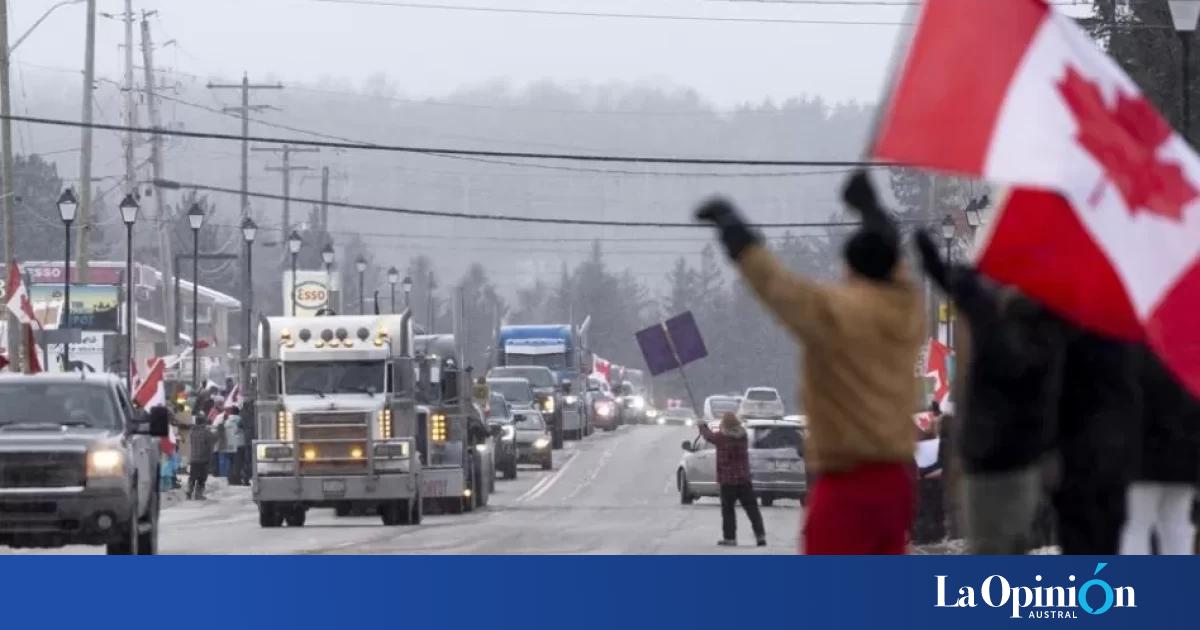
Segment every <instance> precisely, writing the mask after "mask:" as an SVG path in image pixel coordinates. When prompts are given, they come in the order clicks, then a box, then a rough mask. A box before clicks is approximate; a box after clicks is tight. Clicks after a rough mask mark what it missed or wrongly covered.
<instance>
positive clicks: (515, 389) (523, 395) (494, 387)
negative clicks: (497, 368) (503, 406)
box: [488, 381, 533, 405]
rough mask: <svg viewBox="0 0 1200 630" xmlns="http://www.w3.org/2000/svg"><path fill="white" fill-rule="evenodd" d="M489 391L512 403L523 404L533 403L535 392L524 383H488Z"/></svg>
mask: <svg viewBox="0 0 1200 630" xmlns="http://www.w3.org/2000/svg"><path fill="white" fill-rule="evenodd" d="M488 389H490V390H491V391H493V392H495V393H497V394H500V395H501V396H503V397H504V400H507V401H508V402H510V403H514V404H518V405H519V404H522V403H528V402H533V392H531V391H529V384H528V383H526V382H524V381H488Z"/></svg>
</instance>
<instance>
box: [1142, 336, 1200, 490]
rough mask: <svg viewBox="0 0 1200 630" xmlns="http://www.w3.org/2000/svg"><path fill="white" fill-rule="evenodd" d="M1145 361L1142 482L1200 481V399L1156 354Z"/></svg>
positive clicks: (1146, 355)
mask: <svg viewBox="0 0 1200 630" xmlns="http://www.w3.org/2000/svg"><path fill="white" fill-rule="evenodd" d="M1144 354H1145V356H1144V358H1143V361H1142V388H1143V390H1142V397H1143V406H1142V409H1143V410H1144V413H1143V414H1142V431H1141V436H1140V437H1141V449H1140V455H1141V459H1140V461H1139V462H1138V465H1137V466H1136V467H1135V472H1134V478H1135V479H1137V480H1139V481H1155V482H1160V483H1188V484H1194V483H1196V482H1197V481H1198V480H1200V401H1197V400H1196V399H1195V398H1194V397H1193V396H1192V395H1191V394H1190V393H1188V391H1187V390H1186V389H1184V387H1183V386H1182V385H1180V384H1179V381H1177V380H1176V379H1175V377H1174V376H1173V375H1172V374H1171V373H1170V372H1169V371H1168V370H1167V368H1166V366H1164V365H1163V364H1162V361H1160V360H1159V359H1158V358H1157V357H1156V356H1154V355H1153V354H1152V353H1151V352H1149V351H1148V350H1147V351H1144Z"/></svg>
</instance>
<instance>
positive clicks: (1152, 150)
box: [1057, 67, 1200, 221]
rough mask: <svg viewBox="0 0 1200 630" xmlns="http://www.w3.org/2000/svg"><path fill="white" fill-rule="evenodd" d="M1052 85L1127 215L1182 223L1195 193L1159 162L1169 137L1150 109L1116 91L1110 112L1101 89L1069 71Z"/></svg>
mask: <svg viewBox="0 0 1200 630" xmlns="http://www.w3.org/2000/svg"><path fill="white" fill-rule="evenodd" d="M1057 85H1058V91H1059V93H1060V94H1061V95H1062V97H1063V100H1064V101H1066V103H1067V107H1068V108H1070V110H1071V113H1072V114H1073V115H1074V116H1075V122H1076V123H1077V124H1078V126H1079V131H1078V132H1077V133H1076V135H1075V138H1076V140H1078V141H1079V144H1080V145H1082V146H1083V148H1084V149H1085V150H1086V151H1087V152H1088V153H1090V154H1091V155H1092V157H1093V158H1095V159H1096V161H1097V162H1099V163H1100V164H1101V166H1102V167H1103V168H1104V172H1105V175H1107V177H1108V180H1109V181H1111V182H1112V183H1113V185H1115V186H1116V187H1117V189H1118V190H1119V191H1120V192H1121V196H1122V197H1123V198H1124V199H1125V205H1126V206H1128V207H1129V213H1130V214H1132V215H1135V216H1136V215H1137V213H1138V212H1149V213H1152V214H1157V215H1159V216H1162V217H1165V218H1168V219H1173V220H1175V221H1179V220H1181V219H1182V215H1183V207H1184V206H1186V205H1187V204H1188V203H1190V202H1191V201H1192V200H1193V199H1195V198H1196V197H1198V196H1200V191H1197V190H1196V188H1195V187H1194V186H1192V183H1191V182H1190V181H1188V179H1187V177H1185V176H1184V174H1183V169H1182V168H1180V167H1179V164H1177V163H1173V162H1164V161H1163V160H1162V159H1161V158H1159V157H1158V149H1159V147H1161V146H1162V145H1163V143H1164V142H1166V141H1167V140H1168V139H1170V137H1171V133H1172V132H1171V126H1170V125H1169V124H1167V121H1165V120H1163V117H1162V116H1161V115H1160V114H1159V113H1158V111H1156V110H1155V109H1154V106H1153V105H1151V104H1150V103H1149V102H1148V101H1147V100H1146V99H1145V98H1143V97H1142V96H1141V95H1133V96H1129V95H1126V94H1124V93H1122V92H1120V91H1118V92H1117V103H1116V106H1115V108H1113V109H1109V107H1108V105H1106V104H1105V102H1104V95H1103V94H1101V92H1100V87H1099V86H1098V85H1096V83H1094V82H1092V81H1089V80H1087V79H1086V78H1084V76H1083V75H1081V74H1080V73H1079V72H1078V71H1077V70H1075V68H1072V67H1068V68H1067V76H1066V77H1064V78H1063V80H1062V81H1059V82H1058V84H1057Z"/></svg>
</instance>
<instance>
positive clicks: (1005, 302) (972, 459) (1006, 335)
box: [942, 266, 1067, 473]
mask: <svg viewBox="0 0 1200 630" xmlns="http://www.w3.org/2000/svg"><path fill="white" fill-rule="evenodd" d="M942 290H943V291H945V292H946V293H947V294H948V295H949V296H950V298H951V299H952V300H953V301H954V304H955V306H956V307H957V309H958V310H959V312H961V313H962V314H963V315H964V316H965V317H966V320H967V324H968V327H969V335H970V352H969V357H967V364H966V377H967V380H966V383H967V384H966V388H965V391H964V392H963V399H962V400H961V401H959V403H958V406H957V411H958V414H959V421H960V422H961V424H960V428H959V430H958V432H957V433H958V440H959V451H960V452H961V454H962V464H963V468H964V470H965V471H966V472H967V473H979V472H1004V471H1010V470H1015V469H1018V468H1023V467H1025V466H1028V465H1029V464H1031V463H1033V462H1035V461H1037V460H1038V459H1039V458H1040V457H1041V456H1042V455H1043V454H1044V453H1045V452H1046V451H1048V450H1049V449H1050V446H1051V443H1052V440H1053V436H1054V431H1055V425H1056V421H1057V416H1058V397H1059V393H1060V390H1061V383H1062V378H1063V366H1064V363H1065V345H1066V335H1067V328H1066V327H1065V326H1064V325H1063V323H1062V322H1061V320H1059V319H1058V318H1057V317H1055V316H1054V315H1053V314H1051V313H1050V312H1049V311H1047V310H1046V309H1045V307H1043V306H1041V305H1040V304H1038V303H1036V302H1034V301H1033V300H1031V299H1029V298H1027V297H1025V296H1024V295H1022V294H1020V293H1019V292H1018V291H1017V290H1015V289H1011V288H1005V287H1001V286H999V285H997V284H995V283H993V282H991V281H990V280H988V279H986V278H984V277H982V276H981V275H980V274H979V273H978V272H976V271H975V270H974V269H973V268H970V267H965V266H955V267H951V268H950V269H949V273H948V274H947V278H946V280H945V285H944V286H942Z"/></svg>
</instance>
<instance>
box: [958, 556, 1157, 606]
mask: <svg viewBox="0 0 1200 630" xmlns="http://www.w3.org/2000/svg"><path fill="white" fill-rule="evenodd" d="M1106 566H1108V563H1107V562H1098V563H1096V569H1095V570H1094V571H1092V578H1091V579H1089V580H1087V581H1086V582H1083V583H1082V584H1078V583H1077V580H1076V577H1075V576H1074V575H1068V576H1066V580H1065V581H1064V580H1061V578H1060V579H1059V580H1058V581H1057V583H1051V582H1050V581H1049V580H1048V579H1044V578H1043V577H1042V576H1041V575H1034V576H1033V581H1032V584H1016V583H1014V582H1012V581H1009V579H1008V578H1006V577H1004V576H1003V575H996V574H993V575H989V576H988V577H986V578H984V579H983V581H982V582H980V583H979V584H978V585H970V584H962V585H955V584H953V583H952V581H951V580H950V576H948V575H938V576H935V577H936V578H937V603H936V604H935V608H978V607H979V606H980V605H983V606H986V607H988V608H998V609H999V608H1003V609H1006V612H1008V613H1009V616H1010V618H1012V619H1022V618H1025V619H1079V614H1080V611H1082V612H1083V613H1084V614H1086V615H1103V614H1105V613H1107V612H1108V611H1110V610H1112V609H1113V608H1137V593H1136V592H1135V590H1134V588H1133V587H1132V586H1113V585H1112V584H1109V583H1108V581H1107V580H1105V579H1103V578H1101V577H1100V572H1101V571H1103V570H1104V567H1106Z"/></svg>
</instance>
